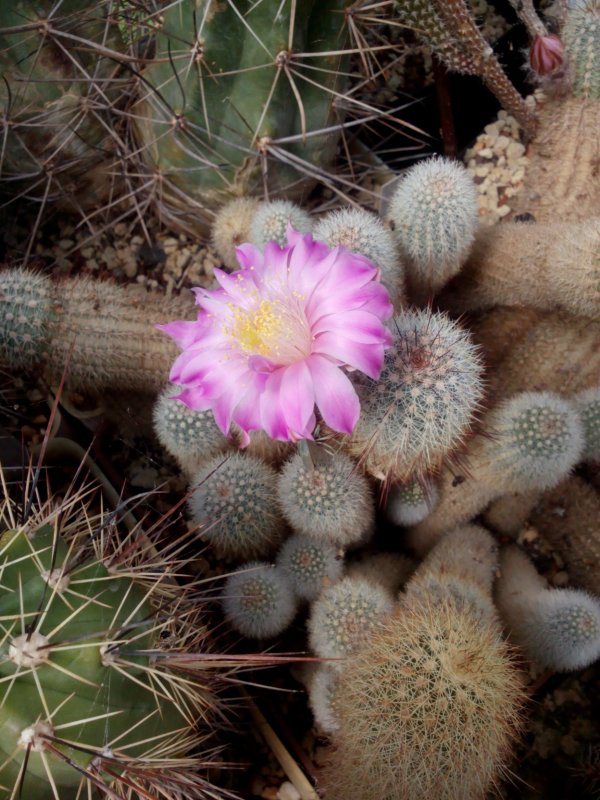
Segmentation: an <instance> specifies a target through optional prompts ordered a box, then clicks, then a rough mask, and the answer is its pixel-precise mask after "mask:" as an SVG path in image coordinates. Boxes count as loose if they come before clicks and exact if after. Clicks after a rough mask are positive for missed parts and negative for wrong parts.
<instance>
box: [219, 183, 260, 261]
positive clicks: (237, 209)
mask: <svg viewBox="0 0 600 800" xmlns="http://www.w3.org/2000/svg"><path fill="white" fill-rule="evenodd" d="M259 205H260V203H259V201H258V200H256V199H255V198H254V197H236V198H234V199H233V200H229V201H228V202H226V203H224V204H223V205H222V206H221V208H220V209H219V211H218V213H217V214H216V216H215V219H214V222H213V224H212V226H211V240H212V245H213V247H214V248H215V250H216V251H217V253H218V255H219V258H221V260H222V261H223V264H224V266H226V267H227V268H228V269H230V270H233V271H235V270H238V269H239V268H240V265H239V263H238V260H237V256H236V254H235V248H236V247H239V245H241V244H244V242H249V241H250V227H251V225H252V220H253V219H254V215H255V214H256V211H257V209H258V207H259Z"/></svg>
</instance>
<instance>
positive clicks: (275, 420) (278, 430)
mask: <svg viewBox="0 0 600 800" xmlns="http://www.w3.org/2000/svg"><path fill="white" fill-rule="evenodd" d="M284 371H285V368H281V369H278V370H275V372H272V373H271V374H270V375H269V376H268V377H267V380H266V382H265V386H264V390H263V393H262V394H261V396H260V419H261V423H262V427H263V429H264V430H265V431H266V432H267V433H268V434H269V436H270V437H271V438H272V439H280V440H283V441H288V440H289V439H290V438H291V435H290V431H289V429H288V425H287V422H286V420H285V416H284V413H283V408H282V406H281V398H280V392H281V381H282V380H283V373H284Z"/></svg>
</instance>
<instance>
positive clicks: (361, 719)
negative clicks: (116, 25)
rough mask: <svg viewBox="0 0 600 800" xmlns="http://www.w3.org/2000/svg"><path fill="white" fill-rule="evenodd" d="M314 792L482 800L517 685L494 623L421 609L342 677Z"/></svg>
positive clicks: (515, 719) (519, 698)
mask: <svg viewBox="0 0 600 800" xmlns="http://www.w3.org/2000/svg"><path fill="white" fill-rule="evenodd" d="M335 701H336V704H335V712H336V722H337V726H338V729H337V730H336V731H335V734H334V748H333V749H332V751H331V752H330V754H329V763H328V764H327V765H326V767H325V771H324V775H323V786H324V788H325V789H326V790H327V796H328V797H331V798H332V799H333V800H338V799H339V800H342V798H343V800H359V798H360V800H380V799H381V798H383V797H385V798H388V800H401V799H402V798H405V797H410V798H411V799H412V800H426V798H432V797H435V798H439V800H483V798H484V797H486V796H488V792H489V791H490V790H491V789H492V788H494V787H495V786H496V785H497V783H498V781H499V779H500V778H501V777H502V775H503V773H504V772H505V771H506V770H507V768H508V760H509V758H510V752H511V749H512V744H513V742H514V740H515V738H516V737H517V735H518V733H519V730H520V727H521V724H522V721H521V717H520V709H521V706H522V702H523V690H522V682H521V680H520V677H519V674H518V673H517V671H516V670H515V667H514V664H513V662H512V659H511V654H510V651H509V649H508V648H507V646H506V644H505V642H504V641H503V640H502V638H501V636H500V633H499V630H498V627H497V625H494V624H493V623H490V622H488V623H482V622H480V621H479V620H477V619H476V618H474V616H473V615H472V614H471V613H470V612H469V610H468V609H463V610H458V609H457V608H456V607H455V606H454V605H452V604H449V603H435V604H434V603H425V604H421V605H418V606H416V607H415V608H414V609H411V611H410V612H405V613H403V612H402V610H401V609H400V610H399V611H398V612H397V613H396V614H394V615H392V616H390V617H389V618H388V619H387V621H386V622H385V623H384V624H382V625H380V626H378V627H377V628H376V629H375V630H374V631H373V632H372V633H371V636H370V637H369V639H368V641H367V643H366V644H365V646H364V647H363V648H362V649H360V650H359V651H358V652H357V653H355V654H354V655H353V657H352V659H351V660H349V662H348V663H347V665H346V668H345V670H344V671H343V672H342V673H341V675H340V677H339V682H338V688H337V690H336V692H335Z"/></svg>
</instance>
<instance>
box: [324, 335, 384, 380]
mask: <svg viewBox="0 0 600 800" xmlns="http://www.w3.org/2000/svg"><path fill="white" fill-rule="evenodd" d="M312 351H313V353H318V354H321V355H325V356H330V357H331V358H334V359H337V360H338V361H340V362H341V363H342V364H348V366H350V367H354V368H355V369H359V370H360V371H361V372H364V373H365V375H368V376H369V378H373V379H374V380H377V378H379V375H380V374H381V369H382V367H383V356H384V352H383V344H361V343H360V342H354V341H352V340H351V339H348V338H346V337H345V336H342V335H340V334H338V333H329V332H328V333H322V334H320V335H319V336H317V338H316V339H315V341H314V342H313V348H312Z"/></svg>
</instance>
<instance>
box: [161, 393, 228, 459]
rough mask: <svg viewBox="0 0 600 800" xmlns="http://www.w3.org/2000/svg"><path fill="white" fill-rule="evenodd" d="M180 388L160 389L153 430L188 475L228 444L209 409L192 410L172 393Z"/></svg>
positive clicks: (224, 448)
mask: <svg viewBox="0 0 600 800" xmlns="http://www.w3.org/2000/svg"><path fill="white" fill-rule="evenodd" d="M179 391H180V387H178V386H173V385H170V386H168V387H167V388H166V389H164V390H163V391H162V392H161V393H160V395H159V396H158V399H157V400H156V403H155V404H154V409H153V422H154V430H155V432H156V435H157V436H158V440H159V441H160V443H161V444H162V446H163V447H164V448H165V450H166V451H167V452H168V453H170V454H171V455H172V456H173V457H174V458H176V459H177V461H178V462H179V465H180V467H181V469H182V470H183V471H184V472H185V473H187V474H188V475H190V474H191V473H194V472H196V471H197V470H198V469H199V467H200V465H201V464H202V462H203V461H206V460H208V459H209V458H211V456H214V455H215V454H216V453H220V452H222V451H224V450H226V449H227V448H228V447H229V446H230V443H229V442H228V440H227V438H226V437H225V436H224V435H223V433H222V432H221V430H220V429H219V428H218V426H217V423H216V422H215V418H214V415H213V413H212V411H210V410H209V411H194V410H193V409H191V408H189V407H188V406H186V405H185V404H184V403H182V402H180V401H179V400H176V399H174V396H175V395H177V393H178V392H179Z"/></svg>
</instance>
